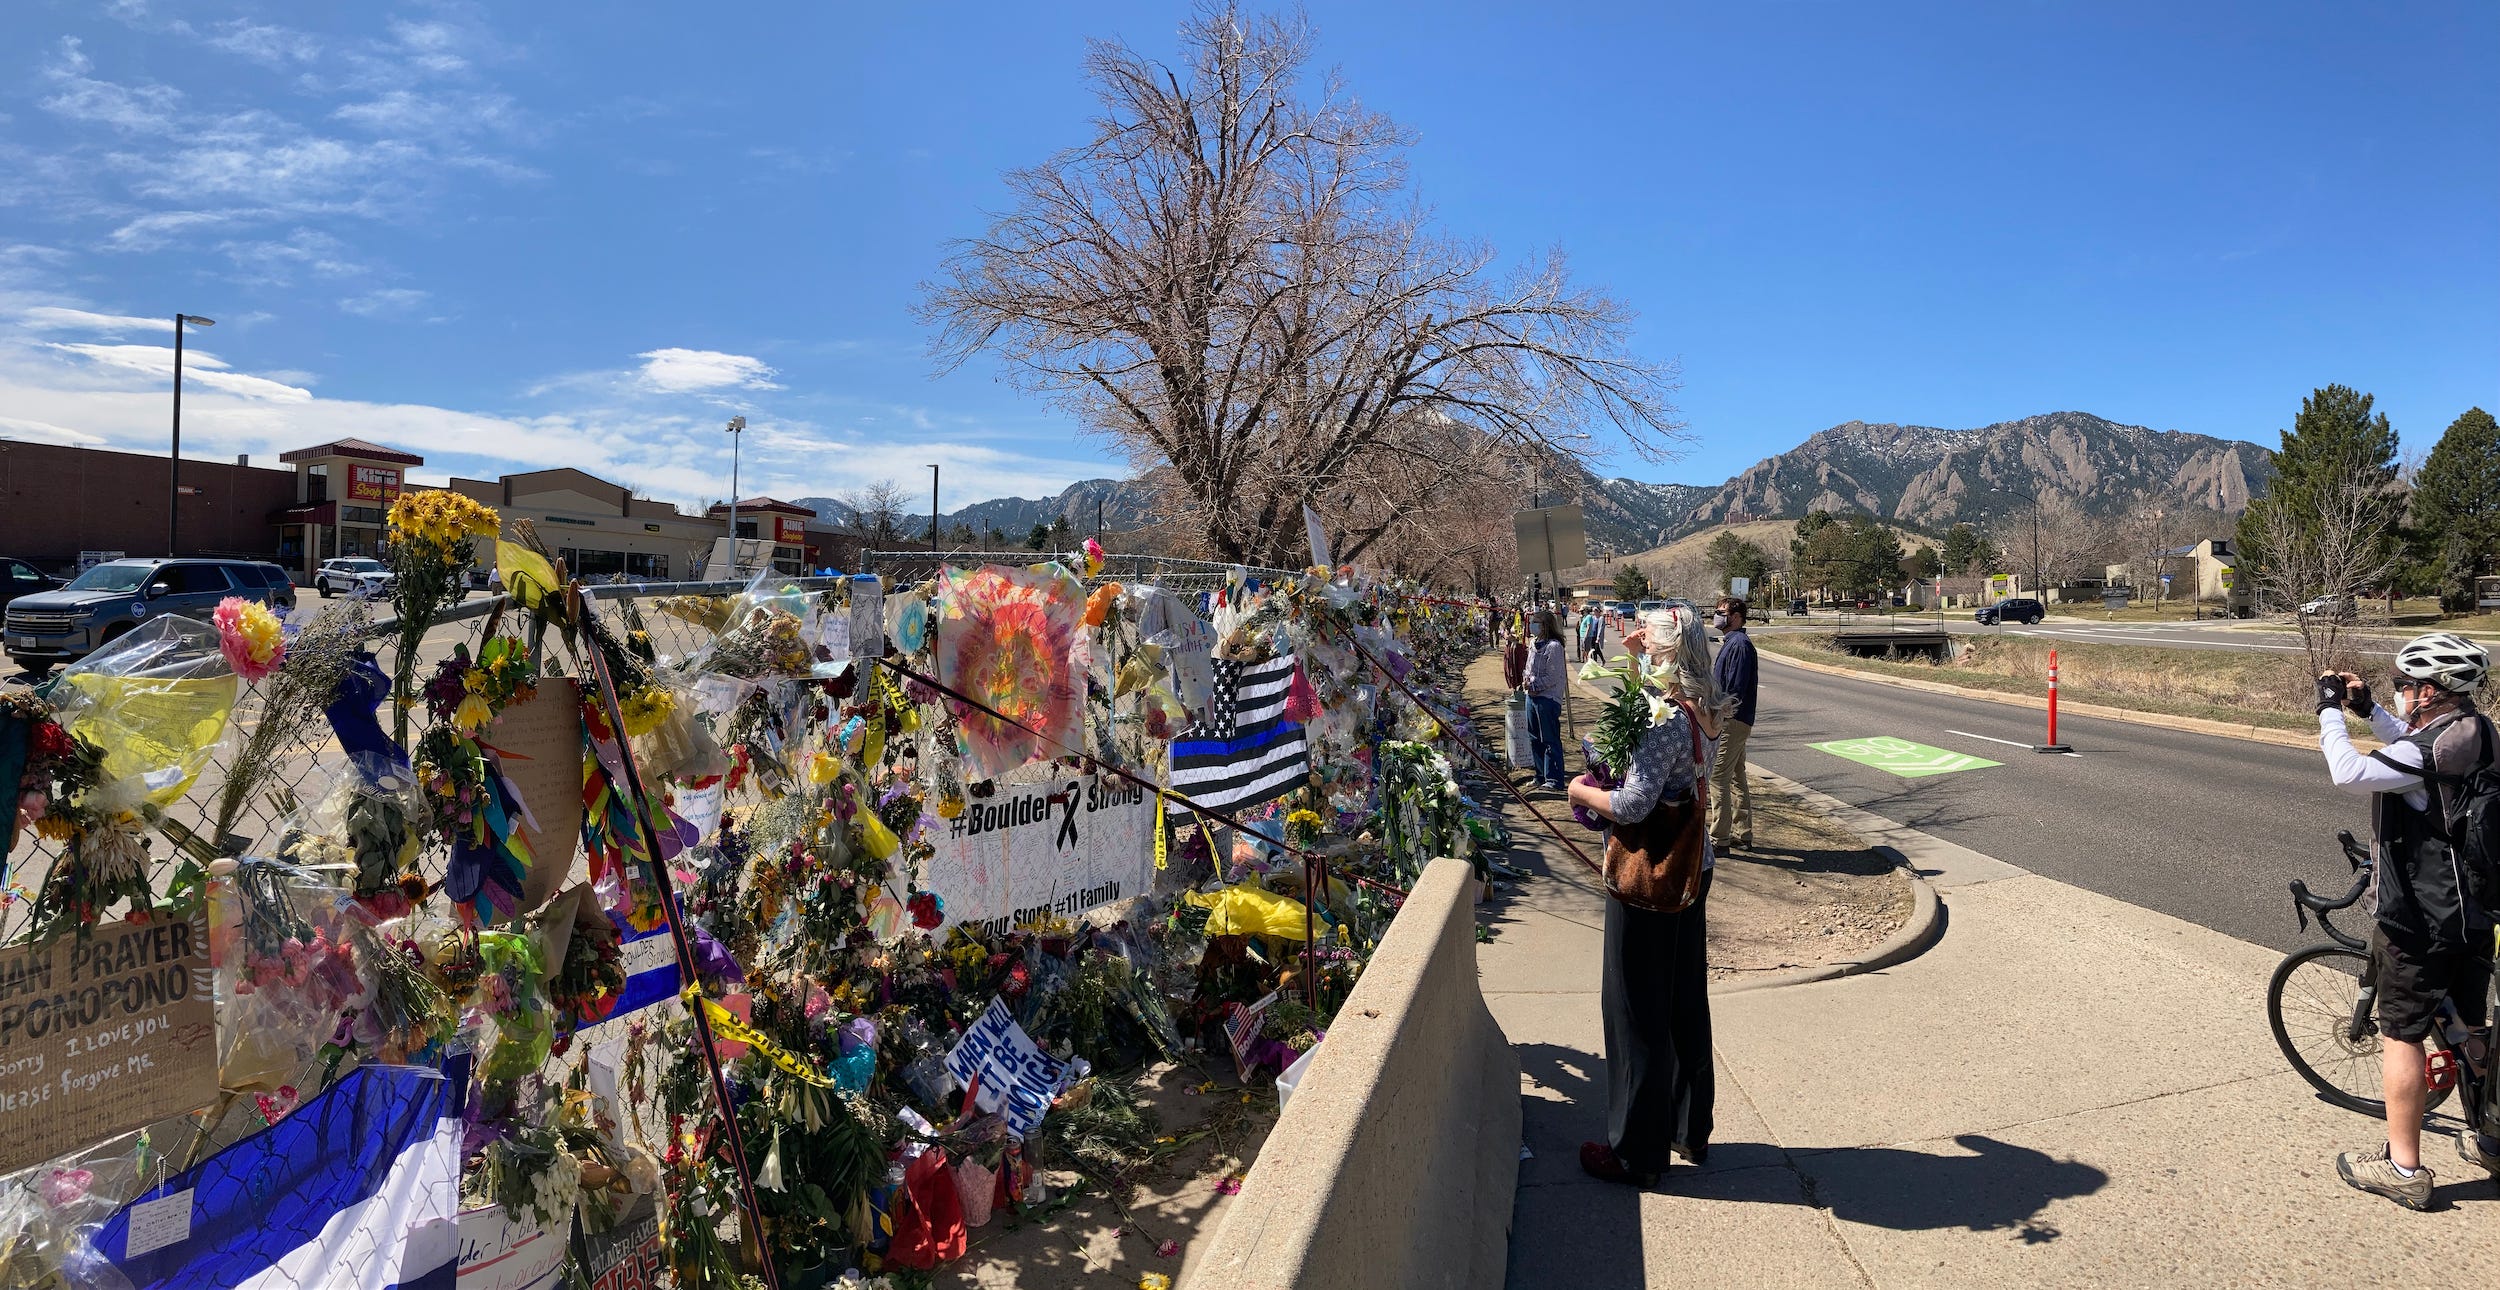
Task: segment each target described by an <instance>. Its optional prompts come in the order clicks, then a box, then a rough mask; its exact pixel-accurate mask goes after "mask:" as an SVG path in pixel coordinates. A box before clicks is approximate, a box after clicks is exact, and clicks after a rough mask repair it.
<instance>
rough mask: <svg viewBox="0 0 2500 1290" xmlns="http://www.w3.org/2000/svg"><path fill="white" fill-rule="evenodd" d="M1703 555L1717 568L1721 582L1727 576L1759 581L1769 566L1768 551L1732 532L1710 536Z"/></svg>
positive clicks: (1711, 565)
mask: <svg viewBox="0 0 2500 1290" xmlns="http://www.w3.org/2000/svg"><path fill="white" fill-rule="evenodd" d="M1703 555H1704V558H1706V559H1708V560H1709V561H1710V567H1711V568H1713V569H1716V570H1718V572H1719V577H1720V579H1721V581H1722V582H1724V581H1725V580H1726V579H1729V578H1743V579H1746V580H1747V581H1749V582H1756V583H1759V582H1761V581H1762V575H1763V574H1764V573H1766V572H1768V571H1769V569H1770V567H1771V556H1770V553H1769V552H1767V551H1764V550H1763V549H1762V548H1761V547H1758V546H1755V545H1754V544H1753V543H1751V542H1748V541H1746V540H1745V539H1743V538H1741V537H1738V536H1737V535H1736V534H1734V533H1721V534H1720V535H1719V536H1717V537H1715V538H1712V539H1711V540H1710V547H1709V550H1707V551H1705V552H1704V553H1703Z"/></svg>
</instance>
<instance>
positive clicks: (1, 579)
mask: <svg viewBox="0 0 2500 1290" xmlns="http://www.w3.org/2000/svg"><path fill="white" fill-rule="evenodd" d="M60 586H61V580H60V579H59V578H55V577H53V576H52V575H51V574H48V573H45V572H44V571H43V570H41V569H38V568H36V567H35V566H33V565H31V564H29V563H27V562H26V561H24V560H20V559H17V558H15V557H13V556H5V555H0V609H5V608H7V607H8V603H9V602H10V601H12V600H15V599H17V598H18V597H19V596H31V595H33V594H35V593H36V592H38V591H56V590H59V589H60Z"/></svg>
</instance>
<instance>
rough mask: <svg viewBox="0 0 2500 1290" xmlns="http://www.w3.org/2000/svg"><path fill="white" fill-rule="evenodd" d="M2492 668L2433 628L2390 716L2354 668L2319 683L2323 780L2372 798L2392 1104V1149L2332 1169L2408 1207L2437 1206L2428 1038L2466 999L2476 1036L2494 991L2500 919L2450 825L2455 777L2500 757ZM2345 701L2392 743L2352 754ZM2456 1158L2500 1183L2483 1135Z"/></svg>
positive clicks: (2378, 964)
mask: <svg viewBox="0 0 2500 1290" xmlns="http://www.w3.org/2000/svg"><path fill="white" fill-rule="evenodd" d="M2490 667H2491V659H2490V656H2489V655H2488V654H2486V653H2485V652H2484V650H2483V648H2482V647H2481V646H2479V645H2476V644H2475V643H2474V642H2472V641H2470V640H2467V639H2465V638H2464V637H2462V636H2457V635H2453V634H2450V633H2447V632H2434V633H2432V634H2430V635H2428V636H2423V637H2420V638H2418V639H2416V640H2414V641H2411V642H2409V643H2408V644H2406V645H2405V647H2404V648H2403V649H2400V650H2398V651H2397V652H2396V675H2395V678H2394V689H2395V695H2394V698H2395V711H2393V712H2390V711H2389V710H2387V709H2386V708H2383V707H2380V706H2378V704H2376V703H2375V702H2373V701H2372V700H2371V697H2370V687H2369V684H2368V683H2367V682H2365V681H2363V680H2362V679H2361V678H2360V677H2358V676H2355V675H2353V674H2352V673H2350V672H2344V673H2335V672H2329V673H2326V674H2324V675H2322V676H2320V677H2319V678H2318V693H2317V699H2318V743H2319V747H2320V749H2321V750H2322V751H2324V752H2325V754H2326V765H2327V771H2328V773H2329V774H2331V775H2332V776H2333V777H2334V780H2335V785H2336V787H2338V788H2342V789H2346V790H2348V791H2351V792H2356V793H2368V794H2370V795H2371V827H2372V829H2373V831H2374V833H2375V834H2376V842H2377V847H2376V851H2377V857H2378V862H2377V865H2376V867H2375V868H2374V869H2373V870H2372V876H2371V880H2370V904H2371V907H2372V908H2373V909H2374V910H2375V911H2376V914H2377V919H2378V924H2377V927H2376V929H2375V931H2374V933H2373V934H2372V936H2371V938H2370V945H2371V955H2372V959H2373V968H2374V973H2373V975H2374V976H2375V978H2376V980H2377V983H2378V1014H2377V1016H2378V1028H2379V1034H2380V1037H2381V1040H2382V1041H2383V1047H2382V1050H2381V1056H2380V1066H2379V1073H2380V1079H2381V1081H2382V1087H2383V1088H2384V1090H2385V1096H2386V1099H2387V1140H2386V1141H2385V1142H2384V1143H2382V1144H2380V1145H2379V1146H2377V1147H2374V1148H2372V1149H2371V1150H2369V1151H2367V1152H2349V1151H2348V1152H2345V1153H2344V1154H2342V1155H2340V1156H2338V1157H2336V1160H2335V1169H2336V1172H2337V1173H2338V1174H2340V1175H2342V1177H2343V1179H2344V1181H2345V1182H2347V1183H2350V1184H2352V1185H2353V1186H2354V1187H2358V1188H2360V1189H2361V1190H2363V1191H2366V1192H2372V1193H2375V1194H2377V1195H2381V1196H2385V1197H2388V1198H2389V1199H2391V1200H2394V1201H2395V1202H2397V1203H2398V1204H2400V1205H2404V1206H2406V1207H2407V1208H2411V1209H2425V1208H2428V1207H2429V1205H2430V1199H2431V1183H2432V1176H2431V1171H2430V1170H2429V1169H2428V1168H2426V1167H2424V1166H2423V1164H2422V1114H2423V1109H2424V1104H2425V1103H2426V1102H2427V1100H2428V1087H2427V1081H2426V1079H2425V1066H2424V1051H2423V1042H2424V1040H2425V1039H2427V1038H2428V1037H2429V1035H2430V1032H2431V1028H2432V1026H2433V1025H2434V1024H2436V1022H2435V1014H2436V1012H2437V1011H2438V1008H2439V1003H2440V1000H2441V999H2443V998H2452V999H2454V1000H2455V1001H2456V1005H2457V1010H2458V1012H2459V1014H2461V1015H2462V1016H2463V1018H2464V1020H2465V1024H2466V1025H2467V1026H2469V1027H2475V1028H2480V1027H2481V1026H2482V1025H2483V1024H2484V1020H2485V1018H2484V1006H2483V1001H2484V996H2485V995H2486V993H2487V992H2488V991H2489V990H2490V986H2491V977H2492V936H2493V931H2492V922H2493V913H2494V911H2493V910H2492V909H2490V908H2487V907H2486V906H2485V902H2484V901H2483V900H2479V899H2477V898H2476V894H2475V892H2474V890H2473V883H2472V881H2471V880H2470V878H2469V876H2468V875H2467V874H2466V873H2465V871H2464V868H2463V864H2462V862H2461V861H2460V859H2459V857H2458V852H2457V851H2456V850H2455V849H2454V848H2452V847H2451V846H2450V845H2449V843H2448V827H2447V822H2448V820H2449V818H2450V812H2451V811H2452V810H2453V809H2454V807H2455V804H2454V803H2452V802H2450V801H2448V800H2447V797H2448V795H2451V794H2454V793H2455V792H2457V791H2458V790H2457V788H2456V787H2455V785H2456V784H2457V782H2458V781H2459V780H2460V779H2462V778H2463V777H2465V776H2466V775H2468V774H2470V773H2471V772H2473V771H2475V770H2477V769H2478V768H2480V767H2483V766H2486V765H2489V764H2490V763H2491V762H2492V760H2493V758H2494V756H2495V755H2496V754H2500V732H2495V730H2494V729H2493V723H2492V720H2491V718H2490V717H2488V716H2485V715H2483V714H2482V713H2479V712H2477V711H2476V710H2475V706H2474V692H2475V691H2476V690H2478V689H2480V688H2481V687H2482V684H2483V678H2484V677H2485V675H2486V674H2487V673H2488V672H2489V671H2490ZM2347 706H2348V707H2350V708H2351V709H2352V711H2353V712H2355V713H2356V714H2358V715H2360V716H2361V717H2363V718H2364V719H2366V720H2367V721H2368V722H2369V723H2370V728H2371V730H2372V731H2373V732H2375V733H2376V734H2377V735H2378V737H2379V739H2380V741H2381V742H2383V743H2384V744H2386V747H2385V748H2383V749H2381V750H2379V751H2377V752H2374V753H2369V754H2367V755H2364V754H2363V753H2361V752H2359V751H2357V750H2356V749H2354V747H2353V746H2352V739H2351V737H2350V736H2349V735H2347V734H2346V733H2345V731H2344V718H2343V713H2342V712H2340V711H2338V709H2339V708H2343V707H2347ZM2426 769H2427V770H2428V771H2429V774H2427V775H2426V774H2424V771H2425V770H2426ZM2478 1038H2479V1036H2478ZM2481 1042H2482V1043H2484V1044H2485V1045H2486V1046H2487V1043H2488V1041H2487V1039H2483V1040H2481ZM2464 1056H2465V1054H2459V1057H2460V1058H2462V1057H2464ZM2457 1154H2458V1155H2460V1156H2462V1157H2463V1158H2464V1159H2465V1161H2466V1163H2468V1164H2471V1165H2477V1166H2480V1167H2481V1168H2483V1169H2486V1170H2489V1171H2491V1172H2492V1175H2493V1177H2495V1178H2500V1143H2495V1142H2493V1141H2492V1140H2491V1139H2490V1138H2489V1137H2488V1136H2486V1135H2484V1134H2481V1133H2477V1132H2476V1131H2475V1126H2468V1127H2467V1128H2466V1130H2465V1131H2464V1132H2462V1133H2460V1134H2459V1135H2458V1136H2457Z"/></svg>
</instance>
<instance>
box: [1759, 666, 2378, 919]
mask: <svg viewBox="0 0 2500 1290" xmlns="http://www.w3.org/2000/svg"><path fill="white" fill-rule="evenodd" d="M1762 657H1763V659H1764V660H1765V664H1766V665H1765V666H1764V668H1763V672H1762V701H1761V720H1760V722H1759V723H1758V724H1757V726H1756V728H1755V730H1754V734H1753V745H1752V751H1751V757H1752V759H1753V760H1754V761H1755V762H1756V763H1758V764H1760V765H1764V766H1767V767H1769V768H1770V769H1772V770H1775V771H1778V772H1779V773H1780V774H1783V775H1786V776H1788V777H1790V778H1792V779H1796V780H1799V781H1801V782H1803V783H1807V784H1811V785H1813V786H1814V787H1815V788H1818V789H1821V790H1822V791H1824V792H1826V793H1829V794H1831V795H1832V796H1834V797H1837V798H1840V799H1841V800H1843V801H1846V802H1850V803H1852V804H1854V805H1857V806H1860V807H1863V808H1865V809H1867V810H1870V811H1873V812H1875V813H1876V814H1878V815H1882V816H1885V817H1887V818H1889V819H1893V820H1897V821H1899V822H1901V823H1903V824H1907V825H1910V826H1911V827H1913V828H1917V829H1921V830H1923V831H1925V832H1928V833H1932V834H1935V835H1936V836H1938V837H1942V838H1947V839H1950V840H1952V841H1954V842H1958V843H1961V844H1962V845H1964V846H1967V847H1970V848H1972V849H1973V850H1976V851H1980V852H1982V853H1985V854H1987V855H1992V856H1996V857H1998V858H2000V859H2003V860H2007V861H2010V862H2012V863H2014V864H2018V865H2021V866H2022V867H2024V868H2026V869H2029V870H2032V871H2033V872H2035V873H2041V874H2046V875H2048V876H2049V877H2052V878H2056V879H2059V880H2061V881H2064V882H2070V883H2073V884H2075V885H2076V886H2079V887H2084V888H2087V889H2089V890H2092V891H2096V892H2099V893H2101V894H2103V895H2106V896H2111V897H2114V898H2116V899H2119V900H2123V901H2127V902H2129V903H2131V904H2135V905H2141V906H2144V907H2145V908H2148V909H2155V910H2159V911H2161V912H2163V913H2166V914H2171V915H2173V916H2176V917H2179V918H2183V919H2186V920H2188V921H2189V922H2192V923H2197V924H2199V925H2201V926H2205V927H2209V928H2212V929H2214V930H2216V931H2219V932H2223V933H2225V934H2227V935H2231V936H2236V937H2239V938H2240V939H2242V940H2248V941H2255V942H2257V943H2259V944H2263V945H2272V946H2275V947H2277V948H2289V947H2291V946H2292V945H2295V944H2300V943H2304V942H2305V940H2306V939H2307V938H2305V937H2303V936H2302V935H2301V933H2300V931H2299V928H2298V925H2297V924H2296V923H2295V922H2294V921H2293V917H2292V906H2291V901H2290V899H2289V897H2288V896H2287V895H2286V894H2285V891H2284V885H2285V884H2286V883H2288V882H2290V881H2291V880H2292V879H2294V878H2305V879H2307V880H2308V882H2309V885H2310V886H2311V887H2312V888H2316V889H2320V890H2330V891H2341V890H2342V889H2343V886H2344V884H2345V882H2346V881H2347V879H2348V874H2349V871H2348V870H2347V869H2346V868H2345V865H2344V861H2343V859H2342V857H2341V855H2340V853H2339V852H2338V850H2337V848H2336V844H2335V831H2336V830H2337V829H2339V828H2349V829H2352V830H2353V831H2354V832H2355V833H2356V834H2359V835H2362V836H2364V837H2366V836H2367V835H2368V826H2369V818H2368V802H2367V799H2365V798H2359V797H2351V796H2347V795H2344V794H2341V793H2338V792H2336V791H2334V790H2333V789H2332V788H2330V787H2328V786H2327V784H2326V782H2325V771H2324V768H2323V765H2322V764H2321V761H2320V759H2319V757H2318V755H2317V754H2316V753H2314V752H2307V751H2303V750H2300V749H2295V748H2279V747H2273V746H2269V745H2265V744H2255V743H2247V742H2244V741H2241V740H2236V739H2223V738H2217V737H2214V736H2211V735H2198V734H2189V733H2184V732H2174V731H2168V730H2163V729H2160V728H2158V727H2153V726H2138V725H2129V724H2126V723H2122V722H2113V721H2094V720H2090V719H2088V718H2070V719H2064V720H2061V721H2060V722H2059V725H2058V733H2059V736H2060V737H2061V739H2062V740H2063V741H2064V742H2065V743H2067V744H2069V745H2071V746H2073V747H2074V748H2075V749H2076V750H2077V752H2078V753H2079V754H2080V755H2079V756H2074V757H2058V756H2044V755H2041V754H2037V753H2034V752H2032V751H2031V749H2030V745H2031V744H2033V743H2036V742H2038V741H2039V740H2040V739H2041V737H2042V730H2041V724H2042V714H2041V713H2039V712H2037V711H2034V710H2032V709H2028V708H2018V707H2013V706H2010V705H2006V704H1999V703H1989V702H1986V701H1984V700H1977V699H1960V698H1952V697H1948V696H1944V695H1932V694H1926V693H1922V692H1919V691H1915V690H1905V689H1899V688H1896V687H1893V686H1887V685H1880V684H1876V683H1873V682H1867V681H1859V680H1854V679H1848V678H1842V677H1833V676H1825V675H1823V674H1821V673H1815V672H1807V671H1805V670H1803V669H1801V668H1795V667H1788V666H1784V665H1782V664H1781V662H1780V661H1779V659H1778V657H1777V656H1776V655H1772V654H1768V653H1765V654H1764V655H1763V656H1762ZM1878 735H1889V736H1893V737H1895V738H1900V739H1906V740H1909V741H1911V742H1913V743H1919V744H1924V745H1928V746H1930V747H1934V748H1939V749H1947V750H1951V751H1953V752H1959V753H1969V754H1973V755H1976V756H1979V757H1984V758H1988V759H1990V760H1994V761H1998V762H2001V763H2003V764H2002V765H1999V766H1994V767H1986V768H1981V769H1976V770H1966V771H1959V772H1955V773H1952V774H1945V775H1936V776H1931V777H1929V778H1925V779H1902V778H1899V777H1897V776H1894V775H1893V774H1891V773H1890V772H1887V771H1883V770H1878V769H1875V768H1872V767H1868V766H1863V765H1859V764H1857V763H1854V762H1850V761H1845V760H1843V759H1841V758H1839V757H1836V756H1833V755H1832V754H1830V753H1828V752H1824V751H1822V750H1820V749H1816V748H1811V747H1808V745H1809V744H1815V743H1823V742H1828V741H1831V740H1836V739H1852V738H1863V737H1868V736H1878ZM1998 740H2002V741H2006V742H2002V743H2000V742H1994V741H1998ZM2015 745H2019V746H2015Z"/></svg>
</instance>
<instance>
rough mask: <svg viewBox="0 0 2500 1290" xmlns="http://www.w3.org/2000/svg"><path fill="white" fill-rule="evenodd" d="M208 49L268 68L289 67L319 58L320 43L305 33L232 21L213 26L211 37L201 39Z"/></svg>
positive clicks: (285, 28)
mask: <svg viewBox="0 0 2500 1290" xmlns="http://www.w3.org/2000/svg"><path fill="white" fill-rule="evenodd" d="M204 39H206V40H207V42H208V43H209V45H210V46H211V47H212V48H216V49H222V50H224V51H226V52H227V53H229V54H237V55H240V56H242V57H244V58H248V59H251V60H252V61H253V62H256V63H260V64H263V65H265V66H269V67H284V66H286V65H287V64H289V63H309V62H311V61H313V60H314V59H316V58H318V57H320V55H321V42H320V41H317V40H315V39H313V37H312V36H311V35H310V34H309V33H306V32H301V31H296V30H294V29H293V28H290V27H278V26H272V25H269V24H267V23H256V22H253V21H251V20H250V19H248V18H236V19H234V20H233V21H231V22H223V23H219V24H218V25H217V29H216V32H215V34H213V35H210V36H207V37H205V38H204Z"/></svg>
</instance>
